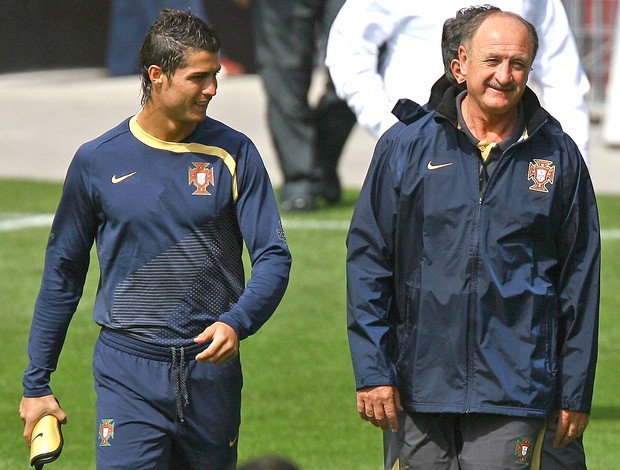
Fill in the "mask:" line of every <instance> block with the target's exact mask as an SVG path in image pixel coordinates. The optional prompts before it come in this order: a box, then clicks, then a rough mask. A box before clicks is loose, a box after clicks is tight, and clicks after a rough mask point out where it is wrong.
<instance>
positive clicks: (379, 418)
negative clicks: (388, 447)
mask: <svg viewBox="0 0 620 470" xmlns="http://www.w3.org/2000/svg"><path fill="white" fill-rule="evenodd" d="M401 411H403V407H402V405H401V404H400V393H399V392H398V388H396V387H395V386H393V385H379V386H376V387H364V388H360V389H359V390H358V391H357V412H358V413H359V414H360V418H362V419H363V420H365V421H369V422H370V423H372V424H373V425H374V426H377V427H378V428H381V429H383V430H384V431H386V430H387V429H388V427H389V429H390V430H391V431H392V432H396V431H398V418H397V413H399V412H401Z"/></svg>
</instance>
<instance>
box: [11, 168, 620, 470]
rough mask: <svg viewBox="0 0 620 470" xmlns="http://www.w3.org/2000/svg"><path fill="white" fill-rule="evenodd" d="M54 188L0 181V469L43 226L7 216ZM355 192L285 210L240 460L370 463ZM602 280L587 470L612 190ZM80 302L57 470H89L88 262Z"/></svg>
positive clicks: (618, 241) (611, 449)
mask: <svg viewBox="0 0 620 470" xmlns="http://www.w3.org/2000/svg"><path fill="white" fill-rule="evenodd" d="M60 191H61V185H60V184H56V183H41V182H35V181H15V180H0V321H1V322H2V323H1V325H2V326H1V327H0V345H1V346H0V347H1V354H0V417H1V418H2V421H1V422H2V426H0V470H1V469H11V470H14V469H20V468H23V469H26V468H30V467H29V465H28V450H27V447H26V446H25V444H24V440H23V438H22V436H21V433H22V423H21V420H20V419H19V415H18V413H17V407H18V404H19V400H20V398H21V375H22V372H23V370H24V368H25V367H26V363H27V358H26V341H27V336H28V330H29V326H30V321H31V316H32V309H33V305H34V301H35V298H36V295H37V291H38V288H39V283H40V276H41V272H42V268H43V255H44V248H45V243H46V238H47V234H48V231H49V227H48V226H45V225H43V226H36V227H26V228H21V229H15V228H13V227H12V226H11V224H9V223H6V221H8V220H15V219H17V218H22V217H24V216H26V215H40V214H44V215H46V214H52V213H53V212H54V210H55V207H56V204H57V201H58V197H59V195H60ZM355 198H356V192H354V191H349V192H346V194H345V200H344V202H343V204H341V205H338V206H335V207H329V208H325V209H324V210H321V211H319V212H316V213H312V214H305V215H295V216H288V215H287V216H286V217H285V220H284V226H285V229H286V234H287V238H288V243H289V246H290V248H291V252H292V253H293V257H294V261H293V271H292V273H291V282H290V286H289V289H288V291H287V294H286V296H285V299H284V300H283V302H282V304H281V305H280V307H279V308H278V311H277V312H276V313H275V315H274V316H273V318H272V319H271V320H270V321H269V322H268V323H267V324H266V325H265V326H264V327H263V328H262V329H261V330H260V331H259V332H258V333H257V334H256V335H254V336H253V337H250V338H248V339H247V340H245V341H244V342H243V343H242V346H241V355H242V361H243V366H244V377H245V385H244V389H243V421H242V426H241V435H240V442H239V457H240V461H245V460H247V459H249V458H252V457H256V456H261V455H265V454H280V455H283V456H286V457H288V458H290V459H292V460H294V461H295V462H297V463H298V464H299V465H300V466H301V468H302V469H304V470H313V469H316V470H326V469H327V470H331V469H334V470H340V469H342V470H345V469H360V470H365V469H368V470H380V469H381V468H382V463H381V455H382V451H381V433H380V431H379V430H377V429H375V428H373V427H372V426H370V425H369V424H368V423H366V422H363V421H362V420H360V419H359V418H358V416H357V412H356V407H355V390H354V388H355V387H354V381H353V374H352V371H351V364H350V358H349V351H348V346H347V340H346V319H345V316H346V315H345V267H344V259H345V236H346V228H347V226H348V222H349V220H350V217H351V213H352V210H353V206H354V203H355ZM599 208H600V215H601V223H602V227H603V229H604V230H603V266H602V269H603V273H602V274H603V275H602V278H603V282H602V305H601V328H600V353H599V363H598V372H597V382H596V390H595V398H594V407H593V411H592V417H591V418H592V419H591V423H590V427H589V428H588V431H587V432H586V435H585V443H586V450H587V457H588V464H589V468H590V469H591V470H608V469H611V468H615V467H616V466H617V465H618V462H620V447H619V446H618V445H617V440H618V436H619V435H620V398H619V394H618V390H620V375H619V374H618V373H617V370H618V366H619V363H618V362H619V358H620V322H618V321H617V318H618V311H620V289H618V287H617V286H618V285H619V283H620V238H619V235H618V234H619V233H620V196H600V197H599ZM91 272H92V275H89V278H88V282H87V285H86V288H85V292H84V297H83V300H82V302H81V304H80V306H79V309H78V311H77V312H76V314H75V317H74V320H73V322H72V324H71V327H70V329H69V334H68V337H67V341H66V345H65V348H64V350H63V353H62V355H61V358H60V363H59V367H58V371H57V372H56V373H55V374H54V375H53V381H52V387H53V388H54V391H55V392H56V394H57V396H58V398H59V399H60V401H61V403H62V405H63V408H64V409H65V411H66V412H67V413H68V415H69V422H68V424H67V425H66V426H64V427H63V433H64V437H65V447H64V449H63V452H62V455H61V456H60V458H59V460H58V461H57V462H55V463H53V464H50V468H58V469H79V470H83V469H90V468H92V469H94V468H95V464H94V439H95V430H94V399H95V398H94V392H93V388H92V368H91V354H92V348H93V344H94V341H95V339H96V337H97V327H96V325H95V324H94V322H93V321H92V313H91V312H92V304H93V298H94V294H95V289H96V282H97V272H96V262H95V258H94V257H93V269H91Z"/></svg>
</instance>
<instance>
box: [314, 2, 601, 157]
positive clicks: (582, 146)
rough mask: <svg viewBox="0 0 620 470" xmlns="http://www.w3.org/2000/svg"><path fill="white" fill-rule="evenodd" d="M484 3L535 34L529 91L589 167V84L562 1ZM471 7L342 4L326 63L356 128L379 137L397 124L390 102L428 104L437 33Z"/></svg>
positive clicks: (435, 74)
mask: <svg viewBox="0 0 620 470" xmlns="http://www.w3.org/2000/svg"><path fill="white" fill-rule="evenodd" d="M490 3H492V4H493V5H495V6H497V7H499V8H501V9H502V10H505V11H512V12H514V13H517V14H519V15H521V16H522V17H524V18H525V19H526V20H528V21H530V22H531V23H532V24H533V25H534V26H535V27H536V30H537V32H538V35H539V37H540V49H539V52H538V55H537V57H536V61H535V62H534V64H533V65H532V73H531V74H530V86H532V88H534V90H535V91H537V92H539V93H540V97H541V100H542V104H543V106H544V107H545V109H547V110H548V111H549V112H550V113H551V114H552V115H553V116H554V117H555V118H557V119H558V120H559V121H560V123H561V124H562V127H563V128H564V130H565V131H566V133H567V134H568V135H570V136H571V137H572V138H573V140H574V141H575V142H576V143H577V146H578V147H579V150H580V151H581V154H582V156H583V158H584V159H585V160H586V163H588V162H589V151H588V142H589V135H590V116H589V112H588V107H587V103H586V95H587V93H588V91H589V90H590V84H589V81H588V78H587V77H586V74H585V72H584V70H583V67H582V65H581V60H580V58H579V53H578V50H577V46H576V43H575V39H574V37H573V34H572V31H571V29H570V25H569V23H568V18H567V16H566V11H565V10H564V6H563V5H562V2H561V0H496V1H494V2H490ZM471 5H479V4H478V3H472V2H467V1H465V0H442V1H440V2H417V1H416V2H414V1H402V0H347V1H346V2H345V4H344V5H343V7H342V9H341V10H340V12H339V13H338V16H337V17H336V19H335V20H334V23H333V25H332V28H331V31H330V34H329V40H328V44H327V54H326V60H325V63H326V65H327V67H328V69H329V72H330V74H331V77H332V80H333V82H334V85H335V87H336V92H337V93H338V96H340V97H341V98H343V99H345V100H346V101H347V103H348V104H349V107H350V108H351V109H352V110H353V111H354V112H355V114H356V117H357V121H358V123H359V124H360V125H361V126H362V127H364V128H365V129H367V130H368V131H369V132H371V133H372V134H373V135H375V136H376V137H379V136H380V135H382V134H383V133H384V132H385V131H386V130H387V129H388V128H389V127H390V126H391V125H392V124H394V123H395V122H396V118H395V117H394V116H393V115H392V114H391V111H392V108H393V107H394V104H395V103H396V101H397V100H399V99H401V98H409V99H411V100H413V101H415V102H416V103H420V104H423V103H426V102H427V100H428V93H429V90H430V89H431V86H432V85H433V83H434V82H435V81H436V80H437V78H439V76H440V75H441V73H442V64H441V56H440V55H439V44H440V39H441V31H442V25H443V23H444V21H445V20H446V19H447V18H449V17H452V16H454V14H455V12H456V11H457V10H459V9H460V8H463V7H467V6H471Z"/></svg>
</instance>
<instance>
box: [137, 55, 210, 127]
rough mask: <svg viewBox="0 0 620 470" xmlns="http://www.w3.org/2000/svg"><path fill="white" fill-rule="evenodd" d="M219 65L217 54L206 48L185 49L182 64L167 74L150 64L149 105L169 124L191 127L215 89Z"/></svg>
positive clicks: (196, 121) (201, 119)
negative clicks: (196, 49)
mask: <svg viewBox="0 0 620 470" xmlns="http://www.w3.org/2000/svg"><path fill="white" fill-rule="evenodd" d="M220 68H221V66H220V57H219V53H218V52H208V51H196V52H191V51H190V52H187V53H186V55H185V57H184V61H183V63H182V64H181V65H180V66H179V67H178V68H177V69H176V71H175V72H174V74H173V75H171V76H169V77H168V76H167V75H165V74H163V72H162V71H161V68H160V67H158V66H152V69H151V70H150V71H149V73H150V75H151V81H152V83H153V94H152V101H153V102H152V104H153V105H155V107H156V109H157V110H158V112H159V113H161V115H162V116H161V117H164V118H165V119H166V120H169V121H170V122H171V124H173V125H175V126H177V127H184V126H189V127H191V128H192V130H193V128H195V126H196V124H198V123H199V122H201V121H203V120H204V119H205V116H206V113H207V107H208V105H209V103H210V101H211V99H212V98H213V97H214V96H215V94H216V92H217V74H218V72H219V70H220Z"/></svg>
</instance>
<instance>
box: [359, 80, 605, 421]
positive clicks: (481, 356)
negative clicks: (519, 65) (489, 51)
mask: <svg viewBox="0 0 620 470" xmlns="http://www.w3.org/2000/svg"><path fill="white" fill-rule="evenodd" d="M458 91H459V90H458V89H457V88H456V87H452V88H450V89H448V90H447V91H446V92H445V94H444V95H443V97H442V98H441V101H440V102H439V103H438V105H437V108H436V109H434V110H431V111H426V110H424V109H422V108H420V107H417V108H415V107H414V109H413V112H412V113H411V114H410V116H409V117H410V119H409V120H408V121H407V119H405V120H404V121H405V122H407V123H408V125H406V124H403V123H402V122H401V123H398V124H396V125H395V126H394V127H393V128H392V129H391V130H389V131H388V132H387V133H386V134H385V135H384V136H383V137H382V138H381V139H380V141H379V142H378V144H377V146H376V149H375V154H374V157H373V160H372V163H371V166H370V169H369V172H368V175H367V177H366V181H365V183H364V185H363V188H362V191H361V194H360V197H359V200H358V203H357V207H356V209H355V213H354V215H353V219H352V222H351V227H350V230H349V234H348V239H347V248H348V254H347V302H348V331H349V343H350V348H351V354H352V360H353V368H354V372H355V377H356V386H357V388H358V389H359V388H362V387H366V386H374V385H397V386H398V387H399V390H400V394H401V398H402V401H403V406H404V407H405V408H406V409H407V410H409V411H411V412H433V413H493V414H500V415H509V416H523V417H535V418H542V417H547V416H549V415H550V414H551V413H552V412H553V410H554V409H570V410H578V411H583V412H587V413H589V412H590V407H591V401H592V392H593V384H594V371H595V365H596V356H597V331H598V309H599V297H600V296H599V276H600V273H599V271H600V233H599V223H598V213H597V207H596V201H595V196H594V191H593V188H592V184H591V181H590V176H589V174H588V170H587V168H586V165H585V163H584V161H583V159H582V158H581V156H580V154H579V151H578V149H577V147H576V145H575V144H574V142H573V141H572V140H571V139H570V137H568V136H567V135H566V134H565V133H564V132H563V131H562V129H561V127H560V125H559V124H558V123H557V121H556V120H555V119H554V118H553V117H551V116H550V115H549V114H548V113H547V112H546V111H544V109H543V108H542V107H541V106H540V104H539V102H538V100H537V98H536V97H535V95H534V93H533V92H532V91H531V90H529V89H528V90H527V91H526V93H525V94H524V97H523V99H522V102H521V109H522V111H523V113H524V116H525V125H526V129H527V131H528V137H527V138H526V139H524V140H520V141H519V142H517V143H515V144H513V145H511V146H510V147H509V148H508V149H507V150H505V152H504V153H503V154H502V156H501V158H500V160H499V162H498V164H497V166H496V168H495V170H494V172H493V174H492V176H491V178H490V180H489V181H488V184H487V186H486V188H485V189H484V191H483V192H479V167H480V151H479V150H478V148H477V147H476V146H475V145H474V144H473V143H472V142H471V141H470V140H469V139H468V138H467V136H466V135H465V133H464V132H462V131H461V130H459V129H458V127H457V125H456V106H455V98H456V94H457V92H458ZM411 104H413V103H411ZM411 116H413V117H411ZM411 121H414V122H411Z"/></svg>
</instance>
